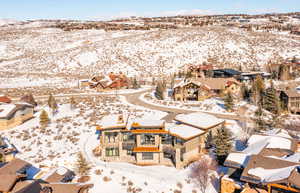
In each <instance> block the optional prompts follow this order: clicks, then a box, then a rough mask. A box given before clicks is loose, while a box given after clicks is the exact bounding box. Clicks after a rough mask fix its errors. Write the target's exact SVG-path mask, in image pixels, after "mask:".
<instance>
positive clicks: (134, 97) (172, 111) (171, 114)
mask: <svg viewBox="0 0 300 193" xmlns="http://www.w3.org/2000/svg"><path fill="white" fill-rule="evenodd" d="M152 90H153V89H151V88H149V89H144V90H142V91H137V92H132V93H117V95H122V96H125V98H126V100H127V102H128V103H130V104H133V105H137V106H142V107H145V108H148V109H152V110H158V111H163V112H167V113H168V115H167V116H165V117H164V118H163V119H164V120H166V121H167V122H170V121H172V120H173V119H174V118H175V116H176V115H177V114H181V113H192V112H199V111H194V110H186V109H179V108H175V107H168V106H160V105H155V104H152V103H147V102H145V101H143V100H141V99H140V96H141V95H143V94H144V93H147V92H150V91H152ZM108 95H116V93H114V92H108V93H105V92H104V93H73V94H60V95H54V97H55V98H58V99H62V98H69V97H93V96H108ZM48 98H49V95H43V96H35V99H39V100H47V99H48ZM12 100H13V101H17V100H18V99H17V98H14V99H12ZM200 112H201V111H200ZM204 113H207V114H211V115H214V116H216V117H218V118H221V119H229V120H237V121H252V120H251V119H250V118H247V117H246V116H240V115H232V114H222V113H213V112H204Z"/></svg>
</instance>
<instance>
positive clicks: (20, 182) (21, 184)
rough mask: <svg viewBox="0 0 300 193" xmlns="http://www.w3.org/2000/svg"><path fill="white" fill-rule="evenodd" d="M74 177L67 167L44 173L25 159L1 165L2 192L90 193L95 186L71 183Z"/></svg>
mask: <svg viewBox="0 0 300 193" xmlns="http://www.w3.org/2000/svg"><path fill="white" fill-rule="evenodd" d="M40 176H41V178H40ZM73 178H74V173H73V172H70V170H68V169H66V168H57V169H55V170H51V171H49V172H46V173H45V174H44V173H43V172H42V171H41V170H40V169H39V168H36V167H34V166H33V165H31V164H30V163H28V162H26V161H24V160H21V159H13V160H12V161H10V162H6V163H5V164H4V165H1V166H0V179H1V180H0V193H88V191H89V188H91V187H92V186H93V185H92V184H82V183H71V182H72V180H73Z"/></svg>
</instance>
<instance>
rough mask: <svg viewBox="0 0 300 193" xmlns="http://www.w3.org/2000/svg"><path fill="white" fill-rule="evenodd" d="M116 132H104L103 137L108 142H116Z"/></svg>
mask: <svg viewBox="0 0 300 193" xmlns="http://www.w3.org/2000/svg"><path fill="white" fill-rule="evenodd" d="M117 137H118V133H117V132H113V133H105V138H106V141H107V142H108V143H115V142H117Z"/></svg>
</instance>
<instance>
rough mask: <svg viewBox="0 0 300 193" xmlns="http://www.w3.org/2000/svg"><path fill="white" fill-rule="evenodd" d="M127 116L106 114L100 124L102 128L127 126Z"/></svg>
mask: <svg viewBox="0 0 300 193" xmlns="http://www.w3.org/2000/svg"><path fill="white" fill-rule="evenodd" d="M126 121H127V117H126V116H124V115H121V114H114V115H107V116H104V117H103V118H102V119H101V121H100V123H99V126H100V127H101V128H102V129H112V128H126Z"/></svg>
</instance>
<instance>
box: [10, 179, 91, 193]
mask: <svg viewBox="0 0 300 193" xmlns="http://www.w3.org/2000/svg"><path fill="white" fill-rule="evenodd" d="M91 187H93V185H92V184H81V183H44V182H42V181H38V180H26V181H21V182H18V183H17V184H16V186H15V187H14V189H13V191H12V193H42V189H43V188H49V189H51V190H52V193H81V191H82V190H84V189H89V188H91Z"/></svg>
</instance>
